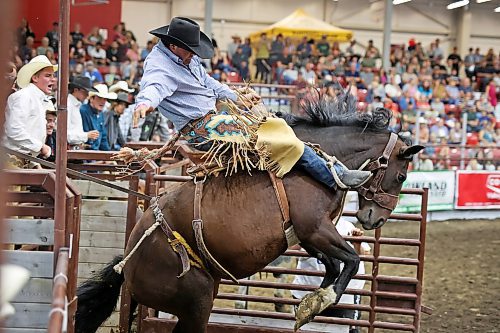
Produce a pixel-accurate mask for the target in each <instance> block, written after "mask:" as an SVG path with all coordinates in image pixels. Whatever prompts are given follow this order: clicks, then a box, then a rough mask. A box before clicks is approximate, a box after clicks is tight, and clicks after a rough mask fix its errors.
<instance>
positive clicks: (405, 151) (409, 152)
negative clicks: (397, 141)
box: [398, 145, 425, 158]
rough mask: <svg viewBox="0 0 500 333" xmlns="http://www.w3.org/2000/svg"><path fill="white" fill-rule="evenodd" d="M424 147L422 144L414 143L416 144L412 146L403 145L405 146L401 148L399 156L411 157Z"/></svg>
mask: <svg viewBox="0 0 500 333" xmlns="http://www.w3.org/2000/svg"><path fill="white" fill-rule="evenodd" d="M424 148H425V147H424V146H421V145H414V146H410V147H403V148H401V149H400V150H399V154H398V157H401V158H409V157H411V156H413V155H415V154H416V153H418V152H419V151H421V150H422V149H424Z"/></svg>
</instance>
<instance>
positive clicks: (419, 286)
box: [413, 188, 429, 332]
mask: <svg viewBox="0 0 500 333" xmlns="http://www.w3.org/2000/svg"><path fill="white" fill-rule="evenodd" d="M428 200H429V189H428V188H425V189H424V194H423V195H422V201H421V207H422V217H423V219H422V222H420V242H421V243H422V246H420V247H419V248H418V261H419V265H418V269H417V281H418V282H417V290H416V294H417V301H416V302H415V310H416V312H417V314H416V315H415V317H414V319H413V326H415V331H416V332H418V331H419V330H420V317H421V311H420V310H421V306H422V289H423V283H424V259H425V235H426V230H427V202H428Z"/></svg>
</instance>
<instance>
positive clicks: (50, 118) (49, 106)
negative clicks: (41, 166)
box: [43, 99, 57, 162]
mask: <svg viewBox="0 0 500 333" xmlns="http://www.w3.org/2000/svg"><path fill="white" fill-rule="evenodd" d="M43 104H44V105H45V120H47V125H46V126H45V128H46V134H47V136H46V138H45V144H46V145H47V146H49V147H50V149H51V154H50V156H49V157H47V160H48V161H51V162H54V161H55V160H56V144H57V141H56V132H55V129H56V120H57V111H56V107H55V106H54V102H53V101H52V99H48V100H45V101H44V102H43Z"/></svg>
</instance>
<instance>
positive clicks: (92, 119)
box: [80, 84, 117, 150]
mask: <svg viewBox="0 0 500 333" xmlns="http://www.w3.org/2000/svg"><path fill="white" fill-rule="evenodd" d="M94 88H95V89H96V90H97V91H91V92H89V103H88V104H84V105H82V106H81V107H80V114H81V115H82V122H83V130H84V131H93V130H97V131H99V137H97V138H96V139H89V140H88V141H87V144H89V145H90V149H92V150H111V147H110V146H109V142H108V133H107V130H106V126H104V115H103V113H102V111H103V110H104V105H105V104H106V100H115V99H116V97H117V96H116V94H115V93H110V92H109V91H108V86H106V85H105V84H98V85H96V86H95V87H94Z"/></svg>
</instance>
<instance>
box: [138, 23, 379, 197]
mask: <svg viewBox="0 0 500 333" xmlns="http://www.w3.org/2000/svg"><path fill="white" fill-rule="evenodd" d="M151 33H152V34H153V35H155V36H157V37H159V38H160V40H161V42H159V43H158V44H157V45H156V46H155V47H154V48H153V50H152V51H151V53H150V54H149V55H148V56H147V57H146V60H145V62H144V75H143V77H142V80H141V91H140V92H139V94H138V95H137V98H136V108H135V112H134V121H133V124H134V127H136V126H137V122H138V118H139V116H140V117H144V116H145V115H146V113H148V112H151V111H153V109H155V108H158V109H159V111H160V112H161V113H162V114H163V115H164V116H165V117H167V118H168V119H169V120H170V121H172V123H173V124H174V127H175V128H176V129H177V130H178V131H180V133H181V134H182V135H183V136H184V138H186V139H187V140H188V142H190V143H192V144H195V143H201V142H207V140H219V142H221V140H227V141H228V142H233V143H235V142H236V141H237V140H238V138H239V139H240V140H243V141H245V139H244V138H241V137H244V136H245V135H246V133H248V132H245V131H244V130H242V129H241V126H240V125H238V124H235V123H231V119H227V118H224V115H218V114H216V112H214V111H215V110H216V107H215V104H216V102H217V100H218V99H229V100H232V101H234V102H236V103H239V104H240V105H242V106H245V104H246V103H245V102H247V101H258V100H260V97H259V96H258V95H257V94H255V92H253V91H252V90H244V92H243V91H241V92H239V93H238V94H237V93H235V92H234V91H233V90H231V89H230V88H229V87H228V86H227V85H225V84H222V83H220V82H218V81H216V80H215V79H213V78H212V77H210V76H209V75H208V74H207V72H206V71H205V68H204V67H203V66H202V63H201V60H200V58H202V59H209V58H211V57H212V56H213V54H214V48H213V45H212V42H211V41H210V38H209V37H208V36H207V35H205V34H204V33H203V32H201V31H200V26H199V25H198V24H197V23H196V22H194V21H193V20H190V19H188V18H183V17H174V18H173V19H172V21H171V22H170V24H169V25H167V26H164V27H161V28H158V29H155V30H153V31H151ZM243 94H244V95H243ZM212 118H213V119H212ZM268 121H269V122H273V123H274V124H275V125H276V126H278V131H279V133H283V134H280V135H281V136H280V137H279V138H278V139H279V140H276V141H277V142H278V141H279V142H286V143H289V145H287V146H286V147H284V148H283V145H281V146H280V147H279V148H280V152H278V154H273V153H274V151H273V142H268V143H266V146H268V147H270V148H269V149H268V152H269V155H270V156H273V157H275V156H279V157H280V158H281V160H280V161H279V162H277V163H278V164H279V165H280V168H279V171H277V172H276V174H277V175H278V176H279V177H281V176H283V175H284V174H286V173H287V172H288V171H289V170H290V169H291V168H292V167H293V165H295V164H296V163H299V165H301V166H303V167H304V168H305V171H307V172H308V173H309V174H311V175H312V176H313V177H314V178H315V179H317V180H318V181H320V182H322V183H324V184H325V185H327V186H328V187H330V188H335V184H336V182H335V180H334V174H336V175H337V176H338V178H339V179H340V181H341V182H342V183H343V184H344V185H346V186H359V185H361V184H363V183H364V182H365V181H366V180H368V179H369V177H370V172H368V171H358V170H347V169H345V167H343V166H342V165H341V164H339V163H337V164H335V165H334V167H332V168H331V169H330V167H329V166H328V165H327V164H326V162H325V161H324V160H323V159H321V158H320V157H318V155H317V154H316V153H315V152H314V151H313V150H312V149H311V148H310V147H308V146H305V145H304V143H303V142H301V141H300V140H298V139H297V138H296V137H295V135H294V134H293V131H292V130H291V129H290V128H289V127H288V126H287V125H286V123H285V122H284V121H279V120H277V119H274V120H271V119H269V120H268ZM220 122H224V124H225V126H224V129H225V130H224V131H222V132H220V133H216V132H218V131H219V129H218V128H217V126H216V124H217V123H220ZM214 125H215V127H213V126H214ZM259 126H260V125H259ZM259 128H260V127H259ZM206 133H209V137H208V138H207V137H206V135H205V134H206ZM275 133H276V132H275ZM217 135H218V139H216V136H217ZM283 135H284V136H285V137H284V136H283ZM276 136H278V134H276V135H273V134H272V133H271V135H270V136H269V138H270V139H269V141H272V138H273V137H276ZM266 137H267V136H266ZM232 140H234V141H232ZM257 141H258V140H257ZM212 142H213V141H212ZM205 146H206V145H205ZM197 148H199V149H202V148H201V147H200V146H197ZM205 148H208V147H205ZM250 149H256V147H251V148H250Z"/></svg>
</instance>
